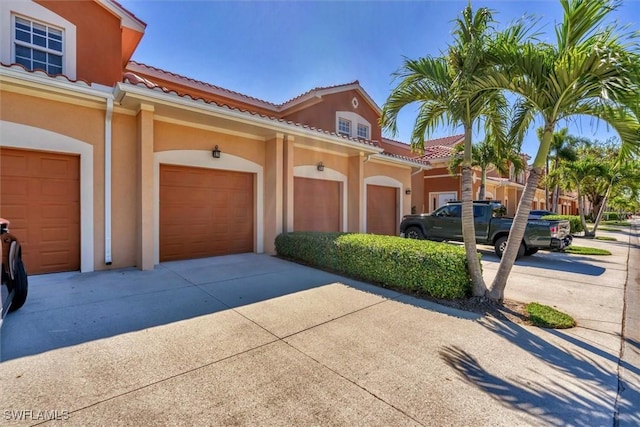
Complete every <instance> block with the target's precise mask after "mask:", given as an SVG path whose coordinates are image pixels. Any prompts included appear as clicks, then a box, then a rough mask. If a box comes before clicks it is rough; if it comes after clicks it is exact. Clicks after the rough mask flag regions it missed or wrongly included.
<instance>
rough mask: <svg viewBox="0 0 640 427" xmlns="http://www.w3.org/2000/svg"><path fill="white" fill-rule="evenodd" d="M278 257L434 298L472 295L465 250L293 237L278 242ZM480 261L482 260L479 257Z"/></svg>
mask: <svg viewBox="0 0 640 427" xmlns="http://www.w3.org/2000/svg"><path fill="white" fill-rule="evenodd" d="M275 244H276V251H277V252H278V255H280V256H283V257H286V258H290V259H294V260H299V261H303V262H305V263H308V264H311V265H313V266H316V267H321V268H327V269H331V270H334V271H338V272H340V273H344V274H347V275H349V276H352V277H355V278H358V279H362V280H365V281H369V282H374V283H378V284H381V285H383V286H386V287H392V288H396V289H401V290H406V291H413V292H421V293H426V294H427V295H430V296H432V297H434V298H443V299H455V298H463V297H466V296H468V295H469V294H470V292H471V278H470V276H469V273H468V270H467V263H466V258H465V252H464V247H461V246H456V245H450V244H447V243H437V242H430V241H426V240H413V239H404V238H401V237H396V236H378V235H373V234H357V233H320V232H293V233H284V234H280V235H279V236H278V237H276V241H275ZM478 256H480V255H478Z"/></svg>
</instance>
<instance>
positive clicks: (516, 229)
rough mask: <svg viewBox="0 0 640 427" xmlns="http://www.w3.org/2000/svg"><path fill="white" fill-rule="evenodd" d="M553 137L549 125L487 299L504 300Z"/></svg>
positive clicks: (546, 127)
mask: <svg viewBox="0 0 640 427" xmlns="http://www.w3.org/2000/svg"><path fill="white" fill-rule="evenodd" d="M552 136H553V124H547V125H546V126H545V129H544V134H543V136H542V141H541V142H540V147H539V148H538V154H537V155H536V158H535V160H534V161H533V165H532V168H531V173H530V174H529V179H527V183H526V185H525V186H524V192H523V194H522V199H520V203H519V204H518V209H517V211H516V216H515V218H513V223H512V224H511V230H509V240H507V247H506V248H505V250H504V253H503V254H502V259H501V260H500V265H499V266H498V271H497V272H496V276H495V277H494V278H493V283H491V289H489V292H487V297H488V298H490V299H492V300H494V301H498V302H501V301H502V300H503V299H504V289H505V288H506V287H507V279H508V278H509V274H510V273H511V269H512V268H513V264H514V263H515V261H516V256H517V255H518V249H520V245H521V244H522V238H523V237H524V231H525V229H526V228H527V223H528V222H529V212H531V205H532V203H533V197H534V196H535V194H536V188H538V182H540V178H541V177H542V176H543V175H544V171H545V162H546V163H547V164H548V161H547V159H548V154H549V147H550V146H551V138H552ZM547 200H548V199H547Z"/></svg>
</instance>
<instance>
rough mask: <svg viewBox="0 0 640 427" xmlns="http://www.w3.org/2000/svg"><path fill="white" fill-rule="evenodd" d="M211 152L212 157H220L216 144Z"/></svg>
mask: <svg viewBox="0 0 640 427" xmlns="http://www.w3.org/2000/svg"><path fill="white" fill-rule="evenodd" d="M212 154H213V158H214V159H219V158H220V149H219V148H218V146H217V145H216V146H215V148H214V149H213V151H212Z"/></svg>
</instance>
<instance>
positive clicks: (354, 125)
mask: <svg viewBox="0 0 640 427" xmlns="http://www.w3.org/2000/svg"><path fill="white" fill-rule="evenodd" d="M362 92H364V91H362V90H359V89H357V88H354V89H349V90H342V91H335V92H332V93H328V94H323V95H319V96H317V97H315V98H313V100H312V102H310V101H309V100H307V101H305V102H304V103H302V104H298V105H297V106H296V108H290V109H289V110H288V111H287V110H285V111H284V112H283V116H282V118H283V119H285V120H292V121H294V122H299V123H306V124H308V125H310V126H314V127H318V128H321V129H326V130H329V131H332V132H337V133H340V129H339V125H338V121H339V118H342V119H344V120H347V121H349V122H350V124H351V134H350V136H351V137H352V138H357V137H358V125H361V126H368V128H369V131H368V132H369V137H368V138H364V139H369V140H372V141H380V140H381V139H382V132H381V129H380V126H379V125H378V120H379V119H380V113H379V111H378V110H376V109H374V108H372V106H371V103H370V101H369V99H367V98H368V97H367V96H365V95H363V93H362Z"/></svg>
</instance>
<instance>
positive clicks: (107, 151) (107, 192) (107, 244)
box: [104, 97, 113, 265]
mask: <svg viewBox="0 0 640 427" xmlns="http://www.w3.org/2000/svg"><path fill="white" fill-rule="evenodd" d="M112 115H113V98H111V97H109V98H107V111H106V113H105V118H104V263H105V264H106V265H111V117H112Z"/></svg>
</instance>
